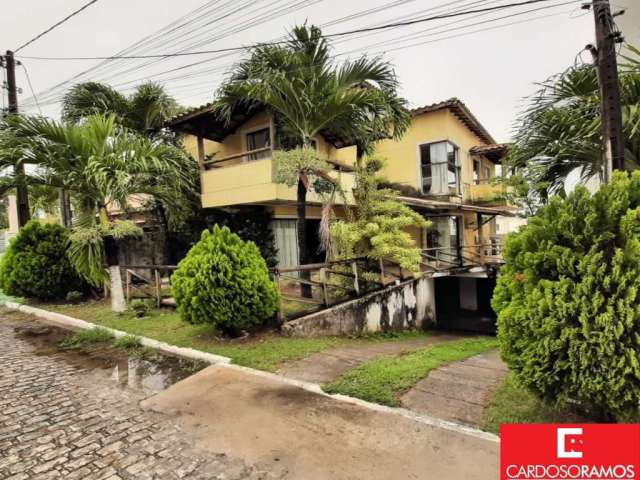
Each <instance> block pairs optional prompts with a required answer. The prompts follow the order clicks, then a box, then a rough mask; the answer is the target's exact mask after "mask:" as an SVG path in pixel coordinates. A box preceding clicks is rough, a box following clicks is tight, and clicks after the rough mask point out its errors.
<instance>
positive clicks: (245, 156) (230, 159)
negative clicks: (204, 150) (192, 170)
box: [202, 147, 273, 170]
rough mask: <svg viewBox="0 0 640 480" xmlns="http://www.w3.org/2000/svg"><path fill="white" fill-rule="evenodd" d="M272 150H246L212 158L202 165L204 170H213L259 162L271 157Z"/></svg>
mask: <svg viewBox="0 0 640 480" xmlns="http://www.w3.org/2000/svg"><path fill="white" fill-rule="evenodd" d="M272 151H273V149H272V148H271V147H263V148H256V149H255V150H247V151H246V152H240V153H234V154H233V155H227V156H225V157H221V158H215V157H214V158H212V159H211V160H205V161H204V162H203V163H202V166H203V168H204V170H211V169H213V168H221V167H227V166H230V165H236V164H238V163H246V162H250V161H254V160H261V159H263V158H268V157H270V156H271V153H272Z"/></svg>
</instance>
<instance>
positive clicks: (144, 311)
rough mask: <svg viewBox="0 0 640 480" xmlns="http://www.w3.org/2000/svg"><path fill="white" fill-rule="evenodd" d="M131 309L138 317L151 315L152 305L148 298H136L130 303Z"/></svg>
mask: <svg viewBox="0 0 640 480" xmlns="http://www.w3.org/2000/svg"><path fill="white" fill-rule="evenodd" d="M129 310H131V311H132V312H133V314H134V315H135V316H136V317H137V318H142V317H146V316H147V315H149V312H150V311H151V305H150V304H149V302H148V301H146V300H140V299H136V300H132V301H131V303H130V304H129Z"/></svg>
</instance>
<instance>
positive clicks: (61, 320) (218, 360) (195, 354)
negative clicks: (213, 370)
mask: <svg viewBox="0 0 640 480" xmlns="http://www.w3.org/2000/svg"><path fill="white" fill-rule="evenodd" d="M4 306H5V307H7V308H10V309H12V310H18V311H20V312H24V313H28V314H30V315H34V316H36V317H38V318H40V319H42V320H45V321H46V322H49V323H51V324H53V325H57V326H59V327H63V328H72V329H75V330H91V329H92V328H104V329H105V330H107V331H108V332H110V333H111V334H113V336H114V337H116V338H120V337H124V336H126V335H131V334H130V333H127V332H123V331H121V330H115V329H113V328H108V327H103V326H101V325H96V324H94V323H90V322H85V321H84V320H79V319H77V318H73V317H70V316H68V315H63V314H62V313H55V312H50V311H48V310H43V309H41V308H36V307H30V306H29V305H21V304H19V303H15V302H4ZM136 336H137V335H136ZM138 338H140V343H142V345H143V346H145V347H147V348H153V349H155V350H159V351H161V352H163V353H168V354H171V355H177V356H179V357H184V358H188V359H191V360H201V361H204V362H207V363H210V364H212V365H218V364H228V363H231V359H230V358H228V357H223V356H222V355H215V354H213V353H207V352H202V351H200V350H194V349H193V348H184V347H176V346H175V345H170V344H168V343H164V342H159V341H158V340H153V339H151V338H147V337H140V336H138Z"/></svg>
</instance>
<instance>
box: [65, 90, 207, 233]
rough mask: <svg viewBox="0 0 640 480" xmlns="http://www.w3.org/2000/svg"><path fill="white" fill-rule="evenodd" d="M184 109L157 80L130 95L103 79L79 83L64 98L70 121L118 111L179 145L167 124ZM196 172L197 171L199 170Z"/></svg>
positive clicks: (160, 210) (119, 117) (131, 123)
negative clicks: (101, 80)
mask: <svg viewBox="0 0 640 480" xmlns="http://www.w3.org/2000/svg"><path fill="white" fill-rule="evenodd" d="M181 110H182V109H181V107H180V106H179V105H178V103H177V102H176V100H175V99H174V98H173V97H172V96H170V95H169V94H168V93H167V92H166V91H165V89H164V87H163V86H162V85H160V84H158V83H154V82H146V83H142V84H140V85H138V86H137V87H136V88H135V90H134V91H133V92H132V93H131V94H130V95H128V96H127V95H124V94H122V93H121V92H119V91H117V90H116V89H114V88H112V87H110V86H109V85H106V84H103V83H98V82H84V83H79V84H77V85H74V86H73V87H72V88H71V89H69V91H68V92H67V93H66V94H65V96H64V99H63V101H62V119H63V120H64V121H66V122H68V123H80V122H82V121H84V120H86V119H87V118H88V117H89V116H91V115H95V114H103V115H114V117H115V119H116V121H117V122H118V123H119V124H120V125H122V126H125V127H127V128H129V129H131V130H134V131H137V132H139V133H140V134H142V135H145V136H147V137H150V138H153V139H162V140H164V141H166V142H169V143H172V144H174V145H178V143H179V137H178V136H177V135H176V134H175V133H174V132H172V131H170V130H167V129H166V128H164V125H165V123H166V121H167V120H168V119H169V118H171V117H173V116H174V115H176V114H177V113H179V112H180V111H181ZM193 173H194V175H196V174H197V171H196V170H194V172H193ZM62 198H64V196H63V197H62ZM62 208H63V209H64V206H63V207H62ZM155 209H156V212H157V215H158V217H159V219H160V223H161V225H162V228H163V229H164V232H165V234H167V233H168V231H169V224H168V221H167V214H166V211H165V207H164V205H163V204H162V203H161V202H157V203H156V205H155Z"/></svg>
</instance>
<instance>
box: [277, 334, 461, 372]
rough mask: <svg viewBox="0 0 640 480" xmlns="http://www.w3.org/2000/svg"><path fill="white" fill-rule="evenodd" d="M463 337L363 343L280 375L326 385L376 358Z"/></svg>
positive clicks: (303, 361)
mask: <svg viewBox="0 0 640 480" xmlns="http://www.w3.org/2000/svg"><path fill="white" fill-rule="evenodd" d="M462 338H465V337H464V336H463V335H449V334H442V333H436V332H434V333H433V334H431V335H429V336H425V337H424V338H417V339H411V340H397V341H388V342H384V341H380V342H371V343H366V344H365V343H363V344H362V345H356V346H352V347H338V348H332V349H329V350H325V351H322V352H318V353H314V354H313V355H310V356H308V357H306V358H302V359H300V360H297V361H295V362H291V363H288V364H286V365H284V366H283V367H281V368H280V370H278V373H279V374H280V375H283V376H285V377H289V378H294V379H296V380H303V381H305V382H311V383H318V384H324V383H328V382H331V381H333V380H335V379H336V378H338V377H339V376H340V375H342V374H343V373H345V372H347V371H348V370H351V369H352V368H356V367H358V366H359V365H361V364H363V363H364V362H366V361H367V360H371V359H373V358H376V357H389V356H394V355H400V354H401V353H404V352H409V351H411V350H417V349H419V348H423V347H426V346H429V345H434V344H436V343H441V342H448V341H452V340H460V339H462Z"/></svg>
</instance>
